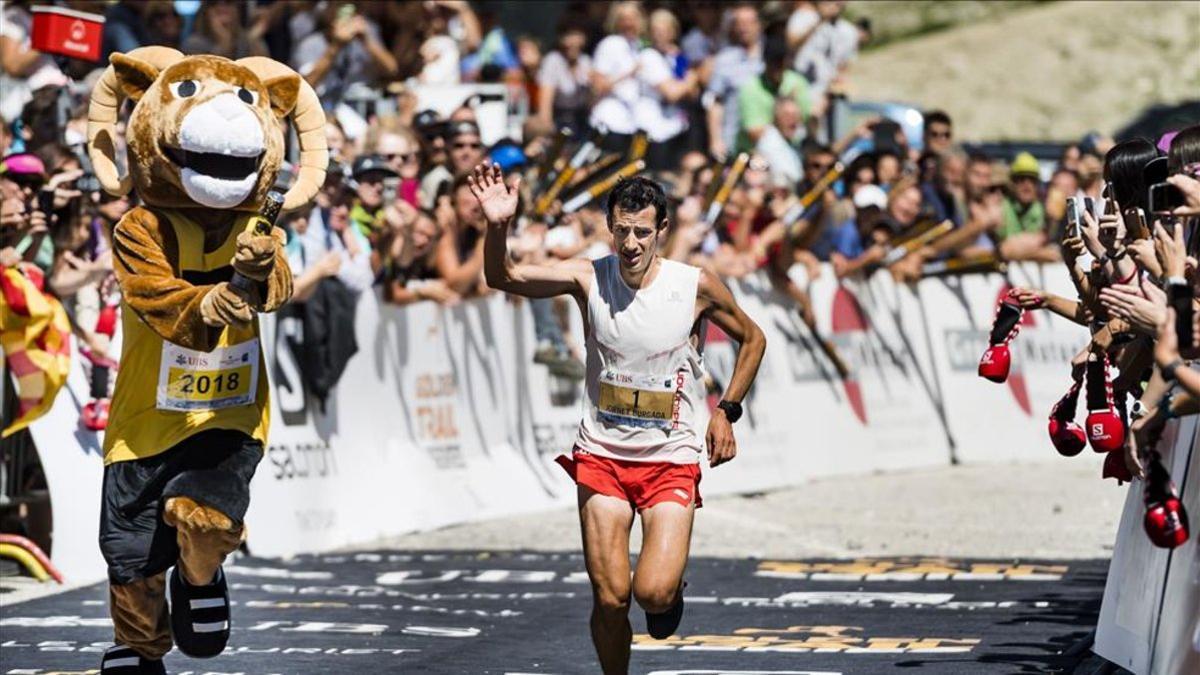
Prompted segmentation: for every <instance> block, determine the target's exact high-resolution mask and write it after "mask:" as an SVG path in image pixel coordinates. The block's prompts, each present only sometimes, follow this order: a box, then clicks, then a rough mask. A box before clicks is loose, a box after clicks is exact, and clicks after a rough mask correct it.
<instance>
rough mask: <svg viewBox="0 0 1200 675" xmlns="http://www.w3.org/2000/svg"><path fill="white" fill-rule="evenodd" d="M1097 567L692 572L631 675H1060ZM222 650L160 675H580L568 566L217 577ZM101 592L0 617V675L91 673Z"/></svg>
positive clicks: (525, 556)
mask: <svg viewBox="0 0 1200 675" xmlns="http://www.w3.org/2000/svg"><path fill="white" fill-rule="evenodd" d="M1107 571H1108V561H1106V560H1093V561H1066V562H1054V561H1040V560H1039V561H1025V560H1022V561H1015V560H1006V561H1004V560H949V559H940V558H928V559H926V558H871V559H863V560H859V561H821V560H808V561H765V560H728V559H716V558H694V559H692V561H691V563H690V565H689V567H688V573H687V579H688V583H689V586H688V594H687V611H686V613H685V615H684V618H683V623H682V625H681V626H680V630H679V633H678V635H677V636H675V637H672V638H671V639H668V640H664V641H656V640H652V639H650V638H649V637H648V636H646V635H644V632H645V618H644V616H643V614H642V611H641V610H640V609H639V608H638V607H637V606H636V605H635V606H634V607H633V610H632V611H631V613H630V616H631V620H632V622H633V629H634V633H635V634H638V635H637V636H636V637H635V647H634V652H633V660H632V666H631V671H630V672H633V673H658V674H659V675H667V674H677V675H683V674H690V675H701V674H704V675H716V674H719V673H737V674H738V675H749V674H751V673H788V674H794V673H856V674H857V673H900V672H904V671H906V670H916V671H920V672H929V673H1022V672H1030V673H1033V672H1037V673H1042V672H1070V671H1071V670H1072V669H1073V667H1074V666H1075V665H1076V664H1077V663H1078V662H1079V661H1080V660H1081V659H1082V658H1083V657H1085V656H1086V655H1087V652H1086V650H1083V649H1081V646H1082V645H1084V644H1086V643H1085V642H1084V641H1085V640H1086V638H1087V636H1088V634H1089V632H1090V631H1091V629H1092V628H1093V626H1095V623H1096V619H1097V614H1098V613H1099V609H1100V598H1101V594H1102V592H1103V588H1104V579H1105V575H1106V574H1107ZM226 573H227V575H228V578H229V581H230V584H231V592H232V598H233V604H234V608H233V620H234V628H233V635H232V638H231V639H230V645H229V648H228V649H227V650H226V652H225V653H224V654H222V655H221V656H219V657H217V658H215V659H210V660H207V661H195V660H192V659H188V658H187V657H184V656H183V655H181V654H179V653H178V652H172V653H171V654H169V655H168V656H167V659H166V663H167V668H168V670H169V671H170V672H172V673H176V674H180V673H193V674H194V675H200V674H201V673H222V674H223V673H229V674H232V673H241V674H244V675H270V674H274V673H278V674H281V675H282V674H288V675H291V674H310V673H311V674H317V673H363V674H366V673H497V674H504V673H513V674H515V673H520V674H522V675H524V674H531V673H537V674H549V673H593V672H598V671H599V668H598V665H597V662H596V659H595V656H594V654H593V652H592V647H591V643H590V640H589V638H588V614H589V611H590V607H591V594H590V591H589V587H588V585H587V577H586V575H585V574H584V571H583V561H582V558H581V556H580V555H579V554H577V553H521V552H496V553H493V552H486V551H484V552H446V553H429V552H421V553H399V552H394V551H380V552H374V553H358V554H346V555H317V556H302V557H298V558H295V559H292V560H288V561H279V560H269V559H260V558H239V559H236V560H233V561H231V562H229V563H227V565H226ZM106 601H107V592H106V589H105V586H104V585H96V586H92V587H88V588H84V589H79V590H75V591H71V592H68V593H62V594H59V595H54V596H50V597H46V598H42V599H38V600H34V601H30V602H25V603H21V604H17V605H4V606H3V607H2V608H0V673H10V674H14V675H16V674H22V675H33V674H35V673H53V672H72V673H74V672H88V671H91V672H95V670H94V669H96V668H98V666H99V662H100V652H101V651H102V650H103V649H104V648H105V647H106V646H107V645H108V644H109V642H108V641H109V640H111V636H112V632H111V624H110V622H109V619H108V610H107V607H106V606H105V603H106Z"/></svg>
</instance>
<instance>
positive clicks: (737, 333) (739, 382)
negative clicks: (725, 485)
mask: <svg viewBox="0 0 1200 675" xmlns="http://www.w3.org/2000/svg"><path fill="white" fill-rule="evenodd" d="M696 296H697V297H696V300H697V302H698V303H699V307H700V314H701V315H702V316H706V317H708V318H709V319H711V320H712V321H713V323H715V324H717V326H719V327H720V328H721V330H723V331H725V334H726V335H728V336H729V337H731V338H733V339H734V340H736V341H737V342H738V345H739V346H738V354H737V361H736V362H735V363H734V365H733V375H732V376H730V378H729V385H728V386H727V387H726V388H725V395H724V396H723V397H722V398H723V399H724V400H726V401H732V402H735V403H741V401H742V399H743V398H745V396H746V392H748V391H749V390H750V385H751V384H752V383H753V382H754V377H755V375H757V374H758V366H759V364H760V363H762V357H763V352H765V351H766V350H767V338H766V337H765V336H764V335H763V332H762V329H760V328H759V327H758V324H756V323H754V320H753V319H751V318H750V317H749V316H747V315H746V313H745V312H743V311H742V308H741V307H739V306H738V304H737V300H735V299H734V297H733V293H730V292H729V289H728V288H726V287H725V284H724V283H722V282H721V280H720V279H719V278H718V277H717V275H715V274H712V273H711V272H709V271H707V270H703V269H702V270H700V285H699V288H698V289H697V293H696ZM706 440H707V444H708V463H709V466H717V465H719V464H723V463H725V462H728V461H729V460H731V459H733V458H734V456H735V455H737V442H736V441H735V440H734V438H733V425H732V424H730V422H729V420H728V419H727V418H726V417H725V411H724V410H722V409H720V408H717V409H716V410H714V411H713V416H712V419H711V420H710V421H709V423H708V433H707V434H706Z"/></svg>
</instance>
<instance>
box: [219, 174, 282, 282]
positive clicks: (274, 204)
mask: <svg viewBox="0 0 1200 675" xmlns="http://www.w3.org/2000/svg"><path fill="white" fill-rule="evenodd" d="M282 210H283V195H282V194H280V193H278V192H276V191H274V190H272V191H270V192H268V193H267V199H266V201H264V202H263V207H262V211H260V212H259V213H258V214H257V215H255V216H254V217H252V218H251V219H250V222H249V223H247V225H246V231H247V232H253V233H254V234H255V236H259V237H269V236H271V228H273V227H275V221H276V220H278V219H279V212H280V211H282ZM229 285H230V286H233V287H234V288H237V289H238V290H242V291H246V292H249V291H250V289H251V288H253V287H254V281H253V280H251V279H247V278H246V277H244V276H242V275H241V274H238V273H237V272H234V273H233V278H232V279H230V280H229Z"/></svg>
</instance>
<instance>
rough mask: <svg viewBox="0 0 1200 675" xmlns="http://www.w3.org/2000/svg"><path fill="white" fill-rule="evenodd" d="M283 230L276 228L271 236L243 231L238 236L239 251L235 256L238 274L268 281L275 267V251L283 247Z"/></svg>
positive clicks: (235, 266)
mask: <svg viewBox="0 0 1200 675" xmlns="http://www.w3.org/2000/svg"><path fill="white" fill-rule="evenodd" d="M285 237H287V235H285V234H284V233H283V230H281V229H279V228H275V229H273V230H271V234H270V236H265V237H264V236H262V235H257V234H253V233H251V232H243V233H241V234H239V235H238V238H237V253H235V254H234V256H233V269H234V270H236V271H237V273H238V274H241V275H242V276H244V277H246V278H247V279H253V280H255V281H266V280H267V277H269V276H271V270H273V269H274V268H275V252H276V251H277V250H278V249H281V248H283V246H284V244H285V243H286V241H285Z"/></svg>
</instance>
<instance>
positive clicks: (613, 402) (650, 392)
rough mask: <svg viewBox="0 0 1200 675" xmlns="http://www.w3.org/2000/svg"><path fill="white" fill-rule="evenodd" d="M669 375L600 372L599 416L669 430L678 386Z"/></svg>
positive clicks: (621, 422)
mask: <svg viewBox="0 0 1200 675" xmlns="http://www.w3.org/2000/svg"><path fill="white" fill-rule="evenodd" d="M674 379H675V378H673V377H671V376H666V375H653V376H650V375H631V374H629V373H621V372H617V371H613V370H607V371H604V372H602V373H601V374H600V401H599V406H598V408H599V417H600V419H601V420H602V421H604V422H605V423H608V424H613V425H623V426H633V427H648V428H654V429H670V428H671V426H672V424H673V421H674V420H673V415H674V410H675V396H676V385H675V382H674Z"/></svg>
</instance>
